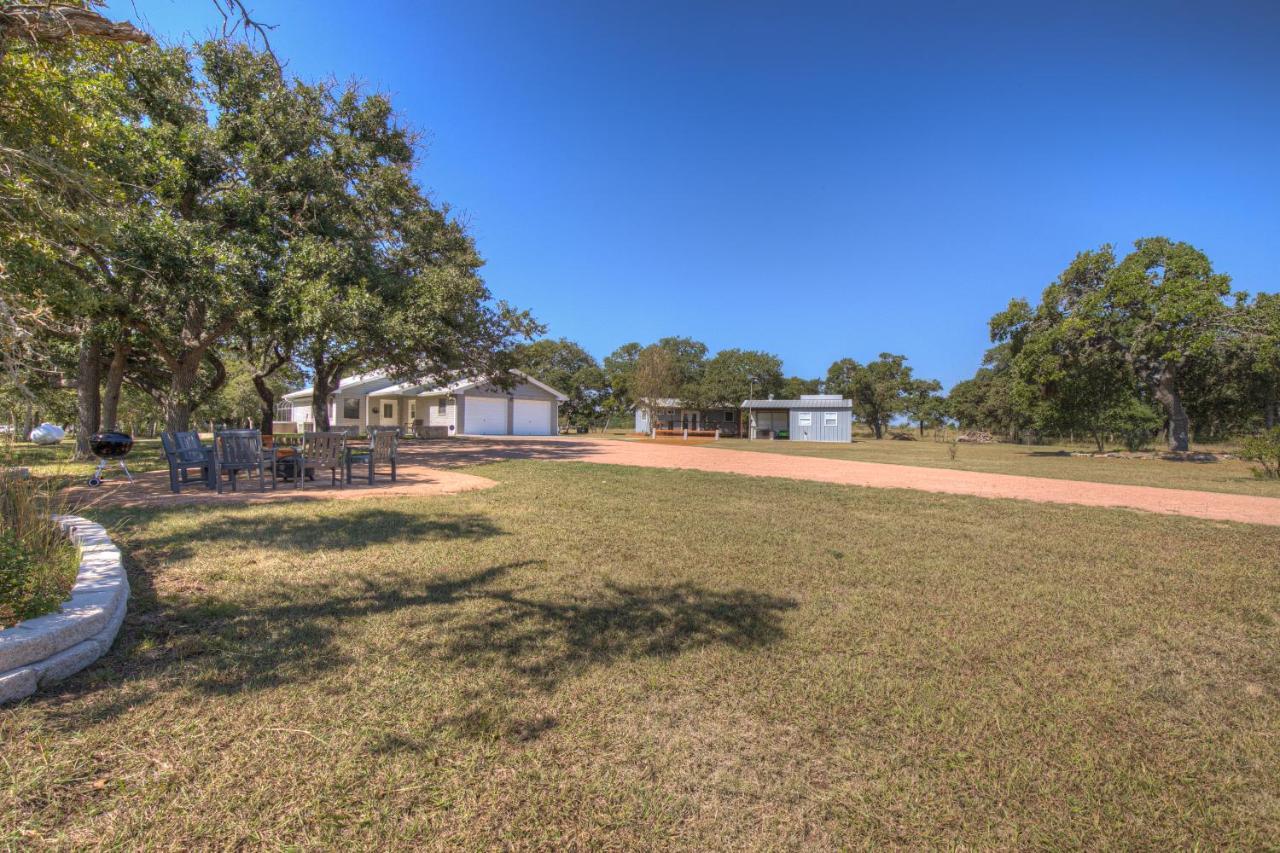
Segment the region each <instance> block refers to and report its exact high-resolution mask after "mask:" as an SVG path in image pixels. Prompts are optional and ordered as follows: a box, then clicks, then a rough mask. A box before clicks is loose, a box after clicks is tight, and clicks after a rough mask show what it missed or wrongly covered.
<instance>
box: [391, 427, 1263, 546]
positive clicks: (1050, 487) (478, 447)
mask: <svg viewBox="0 0 1280 853" xmlns="http://www.w3.org/2000/svg"><path fill="white" fill-rule="evenodd" d="M413 452H414V454H415V456H416V457H417V458H418V459H419V460H420V461H421V463H422V464H425V465H428V466H431V467H441V466H450V465H457V464H471V463H477V462H487V461H497V460H500V459H547V460H558V461H574V462H594V463H600V464H606V465H635V466H640V467H646V468H678V469H689V470H695V471H718V472H725V473H731V474H746V475H749V476H753V477H785V478H789V479H792V480H814V481H816V482H821V483H838V484H841V485H849V486H868V487H871V488H894V489H918V490H920V491H925V492H943V493H946V494H953V495H973V496H975V497H981V498H1013V499H1015V500H1028V501H1038V502H1043V503H1060V504H1078V505H1081V506H1100V507H1121V508H1125V509H1137V510H1144V511H1146V512H1157V513H1163V514H1167V515H1187V516H1194V517H1196V518H1208V519H1214V520H1217V521H1241V522H1245V523H1248V524H1267V525H1280V498H1266V497H1257V496H1253V495H1231V494H1222V493H1219V492H1199V491H1192V490H1184V489H1161V488H1154V487H1151V486H1122V485H1116V484H1112V483H1089V482H1082V481H1078V480H1055V479H1049V478H1047V477H1022V476H1015V475H1011V474H985V473H980V472H976V471H957V470H953V469H950V468H920V467H915V466H910V465H889V464H883V463H878V462H853V461H848V460H841V459H822V458H817V457H810V456H790V455H787V454H782V453H756V452H753V451H750V450H727V449H720V448H716V449H710V448H705V447H697V446H693V447H687V446H681V445H676V444H661V443H650V442H641V441H615V440H609V439H592V438H492V439H479V438H466V439H454V440H450V441H443V442H433V443H430V444H426V445H420V446H418V447H417V448H415V449H414V451H413Z"/></svg>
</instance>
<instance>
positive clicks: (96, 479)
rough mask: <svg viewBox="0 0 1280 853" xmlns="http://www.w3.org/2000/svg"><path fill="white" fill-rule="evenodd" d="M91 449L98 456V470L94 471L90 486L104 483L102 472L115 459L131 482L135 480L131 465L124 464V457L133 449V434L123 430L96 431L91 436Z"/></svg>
mask: <svg viewBox="0 0 1280 853" xmlns="http://www.w3.org/2000/svg"><path fill="white" fill-rule="evenodd" d="M89 449H90V450H92V451H93V455H94V456H96V457H98V470H96V471H94V472H93V476H92V477H90V478H89V485H90V486H100V485H102V472H103V470H104V469H105V468H106V467H107V464H108V463H110V462H111V461H113V460H114V461H116V462H119V463H120V469H121V470H122V471H124V475H125V476H126V477H128V478H129V482H130V483H132V482H133V475H132V474H130V473H129V466H128V465H125V464H124V458H125V457H126V456H128V455H129V451H130V450H132V449H133V436H131V435H128V434H126V433H123V432H99V433H94V434H93V435H91V436H89Z"/></svg>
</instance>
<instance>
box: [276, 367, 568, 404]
mask: <svg viewBox="0 0 1280 853" xmlns="http://www.w3.org/2000/svg"><path fill="white" fill-rule="evenodd" d="M510 372H511V373H512V374H514V375H515V376H518V377H520V378H521V379H523V380H524V381H526V382H528V383H529V384H530V385H536V386H537V387H539V388H541V389H542V390H543V391H546V392H547V393H548V394H551V395H552V396H553V397H555V398H556V399H557V400H559V401H560V402H562V403H563V402H564V401H566V400H568V399H569V398H568V396H566V395H565V394H564V392H562V391H558V390H556V389H555V388H552V387H551V386H550V385H547V384H546V383H544V382H539V381H538V380H537V379H534V378H533V377H532V376H530V375H529V374H527V373H525V372H524V371H522V370H512V371H510ZM490 381H491V380H489V379H486V378H484V377H480V378H470V379H460V380H458V381H457V382H453V383H450V384H449V385H438V384H436V382H435V380H434V379H432V378H430V377H428V378H426V379H419V380H415V381H412V382H400V383H392V381H391V380H390V379H387V378H386V373H384V372H383V371H381V370H379V371H375V372H373V373H366V374H363V375H361V376H352V377H350V378H349V379H343V380H342V381H341V382H340V383H338V388H337V390H338V391H342V392H345V393H352V392H356V393H358V394H359V395H360V396H368V397H397V396H399V397H414V396H416V397H437V396H440V395H442V394H453V393H455V392H458V391H465V390H467V389H468V388H474V387H476V386H477V385H484V384H486V383H488V382H490ZM364 386H372V387H371V388H368V389H366V388H365V387H364ZM310 396H312V389H311V386H307V387H306V388H301V389H299V390H297V391H292V392H290V393H288V394H284V395H282V397H281V399H284V400H291V401H292V400H302V399H305V398H307V397H310Z"/></svg>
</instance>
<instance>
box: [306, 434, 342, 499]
mask: <svg viewBox="0 0 1280 853" xmlns="http://www.w3.org/2000/svg"><path fill="white" fill-rule="evenodd" d="M346 447H347V434H346V433H345V432H308V433H305V434H304V435H303V438H302V448H301V450H299V451H298V452H297V453H295V455H294V457H293V458H294V463H293V482H294V485H296V486H297V487H298V488H302V484H303V483H304V482H306V479H307V478H306V474H307V472H308V471H311V472H313V473H314V472H316V471H328V472H329V475H330V483H329V485H331V486H332V485H337V486H338V488H342V486H343V485H344V483H343V479H342V462H343V457H344V456H345V455H346Z"/></svg>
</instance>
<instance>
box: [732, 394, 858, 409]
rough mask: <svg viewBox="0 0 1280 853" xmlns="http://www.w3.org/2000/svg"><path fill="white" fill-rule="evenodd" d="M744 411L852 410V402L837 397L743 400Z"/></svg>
mask: <svg viewBox="0 0 1280 853" xmlns="http://www.w3.org/2000/svg"><path fill="white" fill-rule="evenodd" d="M742 408H744V409H852V408H853V401H852V400H843V399H841V398H839V397H825V398H811V399H807V400H743V401H742Z"/></svg>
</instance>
